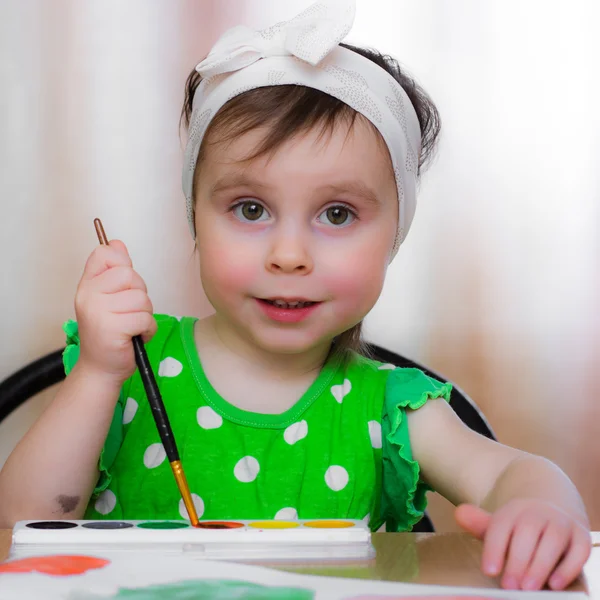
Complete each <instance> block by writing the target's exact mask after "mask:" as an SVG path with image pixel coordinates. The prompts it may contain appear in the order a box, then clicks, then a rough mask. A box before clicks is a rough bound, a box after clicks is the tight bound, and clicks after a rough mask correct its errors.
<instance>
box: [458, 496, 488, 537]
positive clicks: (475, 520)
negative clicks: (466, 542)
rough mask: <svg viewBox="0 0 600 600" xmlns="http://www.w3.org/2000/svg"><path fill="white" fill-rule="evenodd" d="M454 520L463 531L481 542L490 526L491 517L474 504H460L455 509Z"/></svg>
mask: <svg viewBox="0 0 600 600" xmlns="http://www.w3.org/2000/svg"><path fill="white" fill-rule="evenodd" d="M454 518H455V519H456V522H457V523H458V524H459V525H460V526H461V527H462V528H463V529H464V530H465V531H467V532H468V533H470V534H471V535H472V536H474V537H476V538H477V539H479V540H482V539H483V538H484V536H485V532H486V531H487V528H488V525H489V524H490V519H491V515H490V513H489V512H487V511H486V510H483V508H479V507H478V506H475V505H474V504H461V505H460V506H457V507H456V510H455V511H454Z"/></svg>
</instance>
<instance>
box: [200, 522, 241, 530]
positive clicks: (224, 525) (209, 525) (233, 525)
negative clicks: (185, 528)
mask: <svg viewBox="0 0 600 600" xmlns="http://www.w3.org/2000/svg"><path fill="white" fill-rule="evenodd" d="M196 527H197V528H198V529H239V528H240V527H244V524H243V523H238V522H237V521H199V522H198V525H196Z"/></svg>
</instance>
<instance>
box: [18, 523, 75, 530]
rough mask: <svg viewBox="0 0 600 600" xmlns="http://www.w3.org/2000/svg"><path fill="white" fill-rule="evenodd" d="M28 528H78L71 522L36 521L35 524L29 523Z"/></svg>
mask: <svg viewBox="0 0 600 600" xmlns="http://www.w3.org/2000/svg"><path fill="white" fill-rule="evenodd" d="M27 527H31V529H73V527H77V523H71V521H36V522H35V523H27Z"/></svg>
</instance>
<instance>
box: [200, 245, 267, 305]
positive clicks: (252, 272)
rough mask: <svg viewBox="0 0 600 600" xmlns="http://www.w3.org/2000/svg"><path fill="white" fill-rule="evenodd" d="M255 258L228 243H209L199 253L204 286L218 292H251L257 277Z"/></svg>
mask: <svg viewBox="0 0 600 600" xmlns="http://www.w3.org/2000/svg"><path fill="white" fill-rule="evenodd" d="M257 265H258V263H257V258H256V257H253V256H251V255H250V253H249V252H247V251H245V252H240V251H238V249H236V247H235V246H234V245H233V244H232V245H228V244H218V243H215V244H213V245H211V244H210V243H209V244H207V245H206V249H205V250H201V253H200V273H201V275H202V280H203V283H204V285H205V287H209V288H211V289H212V290H215V291H217V292H218V293H227V292H240V291H241V292H251V291H252V284H253V283H254V284H255V282H256V277H257Z"/></svg>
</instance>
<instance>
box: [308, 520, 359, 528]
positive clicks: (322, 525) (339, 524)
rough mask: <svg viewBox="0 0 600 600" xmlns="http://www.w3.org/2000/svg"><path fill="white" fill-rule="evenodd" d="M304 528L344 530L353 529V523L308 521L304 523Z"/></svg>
mask: <svg viewBox="0 0 600 600" xmlns="http://www.w3.org/2000/svg"><path fill="white" fill-rule="evenodd" d="M304 527H315V528H316V529H345V528H346V527H354V523H350V522H349V521H337V520H333V519H332V520H330V521H309V522H308V523H304Z"/></svg>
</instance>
